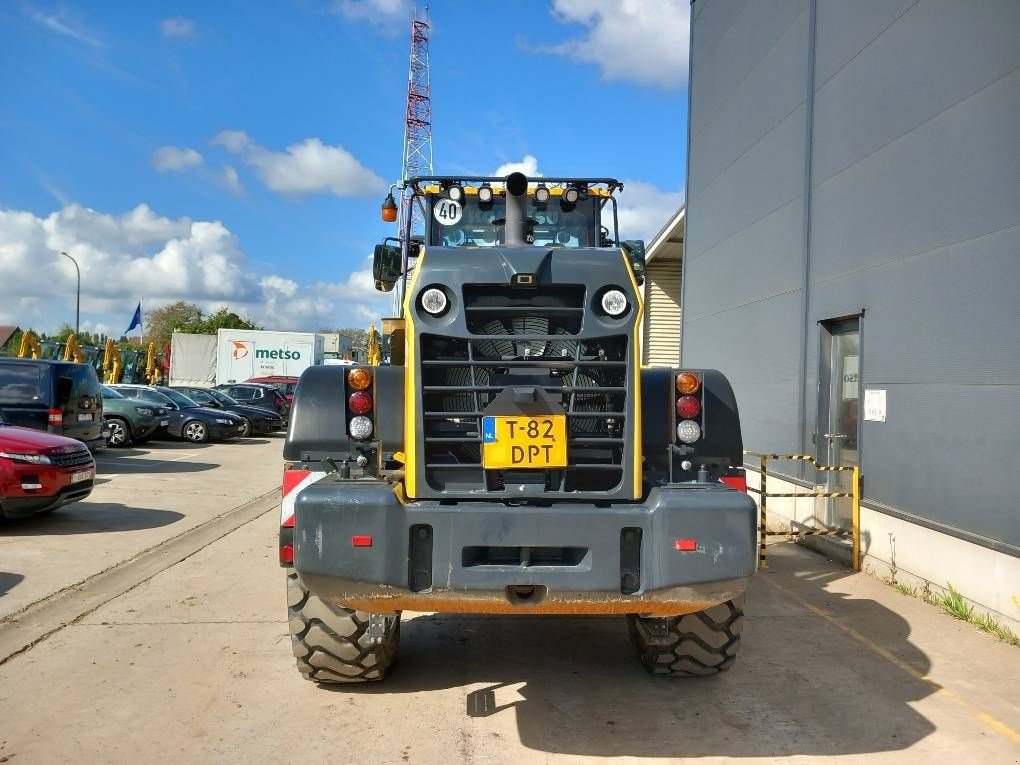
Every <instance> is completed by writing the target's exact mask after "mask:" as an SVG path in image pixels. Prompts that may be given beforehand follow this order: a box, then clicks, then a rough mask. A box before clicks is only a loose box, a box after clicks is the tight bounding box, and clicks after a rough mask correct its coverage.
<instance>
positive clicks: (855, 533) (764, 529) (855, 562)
mask: <svg viewBox="0 0 1020 765" xmlns="http://www.w3.org/2000/svg"><path fill="white" fill-rule="evenodd" d="M744 454H747V455H749V456H751V457H757V458H758V460H759V462H760V467H759V471H760V473H761V486H760V488H758V489H755V488H753V487H750V486H748V487H747V490H748V491H752V492H754V493H756V494H758V495H759V496H760V497H761V502H759V503H758V509H759V520H758V532H759V540H758V566H759V568H768V553H767V552H766V549H765V540H766V538H767V537H769V536H785V537H788V538H796V537H821V536H826V537H838V536H847V534H848V533H849V535H850V539H851V542H852V544H853V548H852V553H851V566H852V567H853V570H854V571H860V570H861V469H860V467H859V466H857V465H821V464H819V463H818V461H817V460H816V459H815V458H814V457H812V456H811V455H810V454H769V453H764V452H752V451H747V450H746V449H745V450H744ZM769 460H799V461H803V462H810V463H811V464H812V465H813V466H814V467H815V470H818V471H819V472H825V471H832V472H843V471H845V472H850V473H853V475H852V477H851V490H850V491H798V492H793V493H788V492H783V493H778V492H772V493H770V492H769V491H768V470H769ZM769 497H772V498H792V497H832V498H844V499H850V500H851V503H852V508H853V509H852V512H851V514H850V531H849V532H847V530H846V529H835V528H829V529H803V530H800V531H794V530H793V529H792V528H791V529H790V530H789V531H782V532H770V531H769V530H768V524H767V522H766V521H767V517H768V516H767V512H768V511H767V509H766V508H767V506H768V501H767V500H768V498H769Z"/></svg>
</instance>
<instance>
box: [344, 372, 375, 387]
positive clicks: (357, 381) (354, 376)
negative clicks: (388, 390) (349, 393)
mask: <svg viewBox="0 0 1020 765" xmlns="http://www.w3.org/2000/svg"><path fill="white" fill-rule="evenodd" d="M347 384H348V385H350V386H351V387H352V388H354V390H365V389H366V388H367V387H368V386H370V385H371V384H372V373H371V372H370V371H369V370H367V369H365V368H364V367H357V368H356V369H352V370H351V371H350V372H348V373H347Z"/></svg>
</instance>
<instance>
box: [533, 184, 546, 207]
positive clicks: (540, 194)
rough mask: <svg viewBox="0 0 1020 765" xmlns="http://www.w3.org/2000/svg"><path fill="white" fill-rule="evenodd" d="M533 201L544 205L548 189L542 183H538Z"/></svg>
mask: <svg viewBox="0 0 1020 765" xmlns="http://www.w3.org/2000/svg"><path fill="white" fill-rule="evenodd" d="M535 201H536V202H538V203H539V204H540V205H544V204H545V203H546V202H548V201H549V189H548V188H547V187H546V186H545V185H544V184H540V185H539V187H538V188H537V189H535Z"/></svg>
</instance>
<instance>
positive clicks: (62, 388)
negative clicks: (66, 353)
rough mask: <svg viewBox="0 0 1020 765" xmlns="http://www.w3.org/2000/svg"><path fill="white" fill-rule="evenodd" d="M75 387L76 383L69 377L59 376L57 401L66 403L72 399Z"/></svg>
mask: <svg viewBox="0 0 1020 765" xmlns="http://www.w3.org/2000/svg"><path fill="white" fill-rule="evenodd" d="M73 389H74V383H73V382H71V379H70V378H69V377H58V378H57V401H58V402H59V403H60V404H62V405H63V404H66V403H67V402H68V401H70V400H71V391H72V390H73Z"/></svg>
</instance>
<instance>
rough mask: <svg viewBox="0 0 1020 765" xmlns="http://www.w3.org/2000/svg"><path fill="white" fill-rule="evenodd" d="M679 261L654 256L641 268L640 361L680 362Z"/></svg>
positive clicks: (650, 362) (656, 363)
mask: <svg viewBox="0 0 1020 765" xmlns="http://www.w3.org/2000/svg"><path fill="white" fill-rule="evenodd" d="M680 272H681V266H680V261H679V260H669V259H665V258H658V259H656V260H653V261H652V262H651V263H649V264H648V267H647V269H646V270H645V325H644V333H645V336H644V359H643V361H644V363H645V364H649V365H675V364H679V363H680V278H681V277H680Z"/></svg>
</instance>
